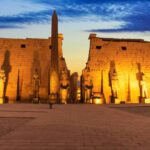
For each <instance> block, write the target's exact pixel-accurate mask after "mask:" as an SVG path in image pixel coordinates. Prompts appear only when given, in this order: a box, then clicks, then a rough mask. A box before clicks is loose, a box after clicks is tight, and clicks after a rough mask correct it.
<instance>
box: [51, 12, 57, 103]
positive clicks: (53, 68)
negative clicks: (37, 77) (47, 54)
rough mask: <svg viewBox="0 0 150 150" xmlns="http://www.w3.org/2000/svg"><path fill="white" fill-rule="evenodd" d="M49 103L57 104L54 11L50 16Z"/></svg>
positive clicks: (55, 25) (55, 23)
mask: <svg viewBox="0 0 150 150" xmlns="http://www.w3.org/2000/svg"><path fill="white" fill-rule="evenodd" d="M49 101H50V103H58V102H59V55H58V18H57V14H56V11H54V12H53V16H52V30H51V65H50V95H49Z"/></svg>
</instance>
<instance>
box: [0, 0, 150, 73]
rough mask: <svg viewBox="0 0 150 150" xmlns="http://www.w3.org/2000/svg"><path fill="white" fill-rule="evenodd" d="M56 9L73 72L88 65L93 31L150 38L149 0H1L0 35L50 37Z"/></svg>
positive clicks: (100, 33) (102, 35)
mask: <svg viewBox="0 0 150 150" xmlns="http://www.w3.org/2000/svg"><path fill="white" fill-rule="evenodd" d="M54 9H55V10H56V11H57V13H58V16H59V31H60V32H62V33H63V34H64V46H63V49H64V56H65V58H66V61H67V64H68V67H69V68H71V71H72V72H73V71H79V72H81V69H83V68H84V66H85V63H86V60H87V57H88V50H89V41H88V36H89V33H90V32H96V33H97V34H98V36H100V37H116V38H131V37H132V38H144V39H145V40H150V19H149V18H150V1H149V0H1V1H0V37H8V38H9V37H10V38H12V37H14V38H25V37H35V38H47V37H49V36H50V32H51V31H50V29H51V27H50V23H51V22H50V21H51V18H50V17H51V15H52V12H53V10H54ZM79 54H80V55H79ZM81 64H82V65H81Z"/></svg>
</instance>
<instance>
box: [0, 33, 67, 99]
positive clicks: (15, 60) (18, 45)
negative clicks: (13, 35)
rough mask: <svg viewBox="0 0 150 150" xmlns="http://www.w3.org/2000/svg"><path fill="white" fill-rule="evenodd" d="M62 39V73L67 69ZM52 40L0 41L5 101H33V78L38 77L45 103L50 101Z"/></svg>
mask: <svg viewBox="0 0 150 150" xmlns="http://www.w3.org/2000/svg"><path fill="white" fill-rule="evenodd" d="M62 39H63V37H62V35H61V34H60V35H59V40H58V42H59V58H60V59H59V60H60V62H59V63H60V66H61V67H60V69H61V70H62V69H66V70H67V66H66V63H65V60H64V58H63V56H62ZM50 57H51V39H50V38H49V39H4V38H1V39H0V66H1V69H3V70H5V74H6V86H5V91H4V92H5V97H6V99H9V102H11V101H13V102H14V101H16V99H17V96H18V95H20V97H21V100H22V101H23V100H31V99H32V96H33V74H34V72H35V70H37V71H38V73H39V78H40V91H39V96H40V98H41V99H42V100H44V99H47V98H48V94H49V93H48V92H49V69H50Z"/></svg>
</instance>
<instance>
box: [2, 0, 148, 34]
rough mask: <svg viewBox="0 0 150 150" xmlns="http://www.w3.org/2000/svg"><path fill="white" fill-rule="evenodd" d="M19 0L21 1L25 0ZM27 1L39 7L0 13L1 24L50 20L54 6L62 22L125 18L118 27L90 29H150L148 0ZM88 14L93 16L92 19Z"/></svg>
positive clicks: (119, 20) (20, 25) (5, 25)
mask: <svg viewBox="0 0 150 150" xmlns="http://www.w3.org/2000/svg"><path fill="white" fill-rule="evenodd" d="M7 1H8V0H7ZM9 1H14V0H9ZM17 1H18V0H17ZM19 1H20V2H22V4H24V2H23V1H24V0H19ZM27 2H28V3H29V4H30V5H32V7H34V4H35V6H36V5H38V6H40V7H41V8H40V7H39V9H35V10H34V9H32V10H30V9H28V10H27V12H21V13H19V14H15V15H5V16H4V15H1V14H0V28H2V29H4V28H14V27H16V28H17V27H18V28H20V27H23V26H24V25H26V24H38V23H49V22H50V16H51V14H52V11H53V10H54V9H56V10H57V12H58V14H59V20H60V21H62V22H63V21H67V22H69V21H70V22H72V21H74V20H78V21H83V22H85V24H86V22H88V21H91V22H95V23H96V22H99V21H105V22H108V23H109V22H110V23H111V22H112V21H117V22H124V23H123V24H121V23H120V26H119V27H118V26H117V27H113V26H112V28H110V26H109V27H107V26H106V27H105V28H101V26H100V27H99V28H96V29H94V28H93V29H92V26H91V27H90V28H89V29H87V30H86V31H90V32H128V31H129V32H132V31H134V32H136V31H138V32H139V31H140V32H143V31H150V21H149V18H150V12H149V9H150V2H149V1H148V0H138V1H135V0H130V1H129V0H92V1H91V0H82V1H81V0H55V1H53V0H26V3H27ZM0 3H1V2H0ZM19 5H20V3H19ZM32 7H31V8H32ZM28 8H30V7H28ZM89 16H93V19H91V17H89ZM89 19H90V20H89ZM8 24H9V25H8Z"/></svg>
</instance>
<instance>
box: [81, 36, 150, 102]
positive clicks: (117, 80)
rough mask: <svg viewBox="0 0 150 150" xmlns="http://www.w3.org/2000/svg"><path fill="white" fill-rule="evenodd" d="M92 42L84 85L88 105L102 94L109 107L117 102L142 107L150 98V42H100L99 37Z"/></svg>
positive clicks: (93, 38)
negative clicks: (96, 95) (95, 96)
mask: <svg viewBox="0 0 150 150" xmlns="http://www.w3.org/2000/svg"><path fill="white" fill-rule="evenodd" d="M89 39H90V51H89V58H88V61H87V65H86V68H85V69H84V70H83V78H84V81H83V82H82V84H83V86H84V87H83V88H84V90H83V91H84V92H83V94H84V95H85V96H84V99H85V101H87V100H88V99H91V96H90V95H93V94H94V93H101V94H102V95H103V96H102V97H103V99H104V102H106V103H110V102H115V99H116V100H117V101H119V102H121V101H123V102H126V103H139V102H142V101H143V100H144V99H148V98H149V97H150V61H149V58H150V42H146V41H144V40H135V39H133V40H131V39H130V40H129V39H108V38H98V37H96V35H95V34H91V35H90V37H89ZM90 86H91V88H90ZM88 89H90V90H88ZM87 91H88V92H90V91H91V93H90V94H88V92H87ZM112 96H113V97H114V101H113V99H112ZM85 97H86V98H85ZM116 103H117V102H116Z"/></svg>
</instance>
